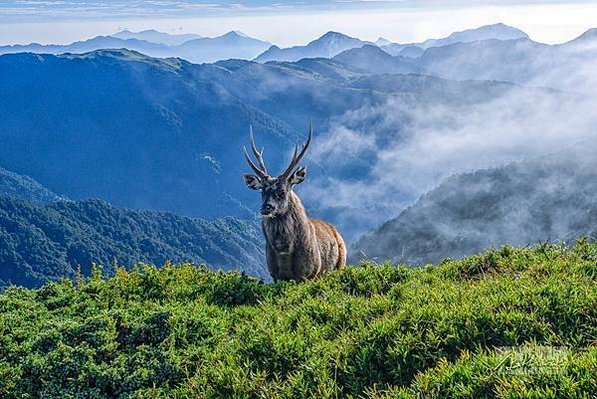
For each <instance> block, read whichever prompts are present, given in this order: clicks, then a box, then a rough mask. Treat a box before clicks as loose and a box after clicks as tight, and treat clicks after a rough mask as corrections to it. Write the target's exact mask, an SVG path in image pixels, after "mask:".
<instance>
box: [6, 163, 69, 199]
mask: <svg viewBox="0 0 597 399" xmlns="http://www.w3.org/2000/svg"><path fill="white" fill-rule="evenodd" d="M0 195H7V196H10V197H17V198H23V199H26V200H30V201H37V202H42V203H49V202H54V201H58V200H60V197H59V196H58V195H56V194H54V193H53V192H51V191H50V190H48V189H47V188H45V187H44V186H42V185H41V184H39V183H38V182H37V181H35V180H33V179H32V178H30V177H27V176H23V175H19V174H16V173H13V172H11V171H9V170H6V169H4V168H1V167H0Z"/></svg>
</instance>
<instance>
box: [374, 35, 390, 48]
mask: <svg viewBox="0 0 597 399" xmlns="http://www.w3.org/2000/svg"><path fill="white" fill-rule="evenodd" d="M388 44H392V42H391V41H389V40H388V39H386V38H384V37H380V38H379V39H377V40H376V41H375V45H376V46H379V47H381V46H386V45H388Z"/></svg>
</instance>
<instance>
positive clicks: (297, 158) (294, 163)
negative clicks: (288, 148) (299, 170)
mask: <svg viewBox="0 0 597 399" xmlns="http://www.w3.org/2000/svg"><path fill="white" fill-rule="evenodd" d="M312 137H313V123H310V124H309V137H308V138H307V141H306V142H305V144H303V147H302V148H301V152H300V153H298V146H295V147H294V154H293V155H292V161H291V162H290V165H289V166H288V168H286V170H285V171H284V173H282V174H281V175H280V176H283V177H288V176H289V175H290V173H291V172H292V170H293V169H294V168H296V166H297V165H298V163H299V162H300V161H301V159H302V158H303V156H304V155H305V152H306V151H307V148H309V144H311V138H312ZM297 153H298V155H297Z"/></svg>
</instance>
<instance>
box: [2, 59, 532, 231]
mask: <svg viewBox="0 0 597 399" xmlns="http://www.w3.org/2000/svg"><path fill="white" fill-rule="evenodd" d="M362 51H363V52H364V54H365V56H355V57H339V60H340V61H342V62H339V61H338V60H331V59H303V60H301V61H299V62H296V63H288V62H280V63H278V62H270V63H267V64H260V63H256V62H250V61H242V60H228V61H221V62H218V63H216V64H205V65H196V64H191V63H188V62H185V61H181V60H176V59H154V58H150V57H146V56H144V55H142V54H139V53H134V52H130V51H126V50H111V51H96V52H92V53H88V54H84V55H61V56H52V55H33V54H18V55H5V56H2V57H0V92H2V93H5V95H4V96H0V140H2V142H3V145H2V146H0V164H2V166H4V167H5V168H7V169H9V170H11V171H14V172H15V173H19V174H24V175H28V176H31V177H32V178H34V179H35V180H37V181H39V182H40V183H41V184H43V185H44V186H45V187H47V188H48V189H50V190H51V191H53V192H56V193H60V195H61V196H65V197H68V198H70V199H73V200H80V199H88V198H101V199H103V200H106V201H108V202H110V203H111V204H114V205H115V206H118V207H127V208H136V209H155V210H160V211H171V212H176V213H179V214H183V215H186V216H192V217H203V218H214V217H223V216H235V217H241V218H253V217H254V216H255V213H256V211H257V209H258V207H259V204H258V202H259V196H258V195H256V193H254V192H252V191H250V190H248V189H247V188H246V187H245V186H244V184H243V182H242V178H241V176H242V173H245V172H246V171H247V165H246V162H245V160H244V159H243V157H242V146H243V145H246V144H247V141H248V126H249V124H250V123H252V124H253V128H254V131H255V135H256V138H257V141H258V143H259V145H261V146H264V147H265V148H266V159H267V161H268V164H269V165H271V169H272V170H273V172H272V173H275V172H277V171H279V170H282V169H283V167H284V163H285V162H287V160H288V157H289V156H290V153H291V148H292V146H293V144H295V143H297V142H300V141H301V140H303V139H304V137H305V133H306V130H307V126H308V121H309V120H310V119H311V120H313V123H314V125H315V129H316V130H315V139H314V143H313V148H312V149H311V151H310V152H309V154H308V155H307V157H306V158H305V162H306V163H307V164H308V165H309V169H310V174H309V181H308V184H305V185H303V186H302V187H298V188H297V190H298V192H299V194H300V195H301V196H302V198H303V199H304V200H305V203H306V205H307V208H308V209H309V211H310V212H311V214H312V215H313V216H316V217H328V216H333V219H330V221H331V222H334V223H336V224H338V225H339V226H340V229H341V231H342V233H343V234H345V237H346V238H347V239H349V240H350V239H352V238H356V236H357V235H360V234H362V233H363V232H364V231H367V230H369V229H372V228H374V227H375V226H377V225H379V224H380V223H382V222H383V221H385V220H387V219H388V218H390V217H392V216H394V215H396V213H397V212H398V211H399V210H400V208H401V207H402V206H403V205H404V204H406V203H410V202H411V201H413V200H414V199H415V198H416V196H418V195H420V194H421V192H420V191H414V190H412V189H411V188H408V187H404V186H401V185H400V184H398V183H397V182H394V183H395V184H393V185H392V186H391V187H390V186H387V185H385V186H384V187H386V186H387V187H388V189H389V190H390V192H385V191H384V192H383V193H382V192H381V191H380V192H379V194H375V193H374V191H375V192H377V190H371V191H370V192H369V193H368V195H375V196H376V197H377V198H376V199H375V201H374V204H375V212H373V213H371V212H368V213H367V215H368V216H366V217H365V213H364V209H367V208H368V207H369V205H367V204H366V203H364V202H360V201H358V202H357V201H354V200H353V199H350V201H348V200H345V199H341V198H340V197H339V196H338V195H337V194H334V195H330V194H331V193H334V192H336V193H337V192H338V191H335V189H334V188H333V187H334V186H335V185H337V184H339V183H342V182H351V181H355V179H357V178H358V179H365V180H366V179H369V181H371V182H375V181H376V179H377V178H376V177H375V176H376V175H377V173H378V171H377V170H376V168H377V165H378V163H379V162H382V161H383V159H382V158H381V156H382V155H381V152H380V151H372V150H370V149H367V148H365V150H364V151H360V150H358V149H357V150H351V151H353V152H351V153H350V154H351V155H350V157H349V158H344V157H341V158H339V157H338V156H337V154H336V153H335V152H333V153H332V154H331V155H330V151H332V150H334V151H335V150H336V149H337V150H338V151H341V150H343V149H344V147H343V146H338V145H331V144H330V143H333V140H334V139H335V137H336V134H337V132H338V131H340V132H341V133H342V132H343V131H350V132H358V134H360V135H362V137H363V138H364V139H365V140H366V141H367V142H369V141H370V142H373V143H375V146H377V145H379V146H383V147H388V146H390V145H392V146H393V145H396V146H398V145H399V144H400V143H403V142H405V141H408V139H409V135H410V134H411V132H412V131H413V127H414V128H417V127H418V126H419V125H418V119H417V118H413V116H412V115H411V113H413V112H415V113H416V115H421V114H424V113H425V112H426V111H425V110H426V109H433V108H437V109H441V110H446V111H448V110H450V113H451V114H454V115H460V114H463V110H468V109H470V108H471V107H478V106H479V105H483V104H486V103H488V102H489V101H492V100H493V99H494V98H496V96H501V95H504V94H505V93H508V92H511V91H513V90H521V89H520V88H517V87H516V86H514V85H511V84H505V83H499V82H475V81H467V82H450V81H447V80H444V79H440V78H436V77H432V76H424V75H412V74H407V75H405V74H404V73H410V72H416V69H414V70H403V69H401V68H403V67H405V68H406V64H404V63H402V62H401V60H400V59H393V58H390V57H389V56H387V55H386V54H384V53H382V52H380V51H378V50H376V49H375V48H370V47H368V48H365V49H363V50H362ZM357 53H358V52H357ZM369 53H372V54H373V55H374V56H375V57H379V58H376V59H379V65H373V66H374V67H375V68H378V69H377V70H374V71H366V70H365V69H366V68H370V67H371V65H370V63H367V59H366V58H367V57H366V55H367V54H369ZM361 61H362V62H361ZM386 62H387V64H385V63H386ZM351 63H352V64H351ZM363 67H366V68H363ZM408 68H414V67H410V66H409V67H408ZM373 72H375V73H373ZM388 72H392V73H388ZM527 91H532V90H531V89H528V90H527ZM527 94H528V93H527ZM538 98H540V97H538ZM387 107H390V108H392V109H393V108H394V107H396V109H395V110H390V111H385V109H386V108H387ZM417 110H421V111H420V112H418V111H417ZM442 112H444V111H442ZM433 123H434V125H433V126H436V124H437V123H438V122H433ZM441 123H442V126H445V122H444V121H443V120H442V121H441ZM23 149H27V151H26V152H24V150H23ZM344 150H345V149H344ZM430 184H434V182H433V183H430ZM425 189H426V187H425ZM339 192H342V191H339ZM346 194H348V192H347V193H346ZM346 194H345V195H346ZM340 199H341V200H340ZM357 222H358V223H357Z"/></svg>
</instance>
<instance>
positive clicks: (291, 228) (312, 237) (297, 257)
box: [244, 125, 346, 281]
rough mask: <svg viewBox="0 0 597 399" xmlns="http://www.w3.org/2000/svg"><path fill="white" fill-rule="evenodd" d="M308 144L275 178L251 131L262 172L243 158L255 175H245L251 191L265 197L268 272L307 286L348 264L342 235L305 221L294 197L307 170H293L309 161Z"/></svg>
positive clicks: (316, 222) (328, 226) (326, 225)
mask: <svg viewBox="0 0 597 399" xmlns="http://www.w3.org/2000/svg"><path fill="white" fill-rule="evenodd" d="M312 137H313V126H312V125H311V126H310V128H309V137H308V139H307V142H306V143H305V144H304V145H303V146H302V148H301V149H300V151H299V147H298V146H295V148H294V154H293V156H292V161H291V162H290V165H289V166H288V167H287V168H286V170H285V171H284V172H283V173H282V174H281V175H279V176H277V177H272V176H270V175H269V173H268V172H267V169H266V167H265V163H264V161H263V148H262V149H261V151H258V150H257V146H256V145H255V138H254V137H253V129H252V128H251V129H250V139H251V148H252V150H253V154H254V155H255V158H256V159H257V162H258V164H259V166H257V165H255V164H254V163H253V161H252V160H251V157H250V156H249V153H248V152H247V148H246V147H244V153H245V158H246V160H247V162H248V163H249V166H250V167H251V169H252V170H253V172H255V175H252V174H249V173H245V174H244V179H245V183H246V185H247V187H249V188H250V189H252V190H259V191H261V200H262V205H261V216H262V228H263V234H264V235H265V241H266V244H265V246H266V248H265V251H266V252H265V254H266V259H267V267H268V269H269V272H270V274H271V276H272V278H273V279H274V281H277V280H296V281H304V280H308V279H313V278H315V277H318V276H321V275H323V274H325V273H327V272H329V271H331V270H334V269H340V268H342V267H344V265H345V264H346V245H345V244H344V240H343V239H342V236H340V233H338V230H336V228H335V227H334V226H332V225H331V224H329V223H326V222H323V221H321V220H316V219H311V218H309V217H307V212H306V210H305V207H304V206H303V204H302V203H301V200H300V199H299V197H298V196H297V195H296V194H295V192H294V191H293V188H294V186H296V185H297V184H300V183H302V182H303V181H304V180H305V177H306V176H307V168H306V167H305V166H302V167H300V168H298V169H296V170H295V168H296V167H297V165H298V164H299V162H300V161H301V158H302V157H303V156H304V155H305V152H306V151H307V148H309V144H311V138H312Z"/></svg>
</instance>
